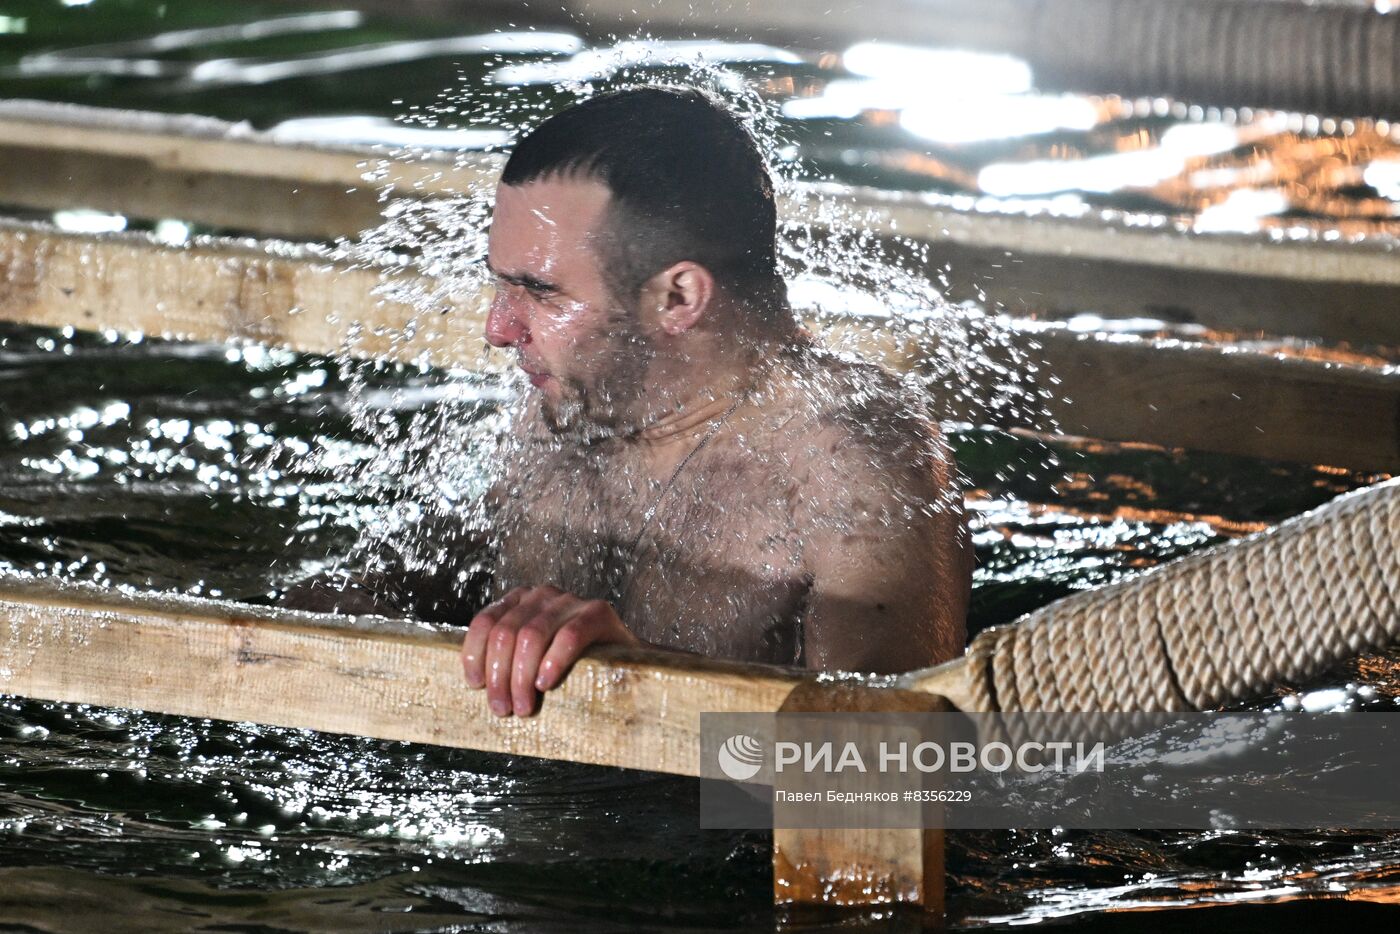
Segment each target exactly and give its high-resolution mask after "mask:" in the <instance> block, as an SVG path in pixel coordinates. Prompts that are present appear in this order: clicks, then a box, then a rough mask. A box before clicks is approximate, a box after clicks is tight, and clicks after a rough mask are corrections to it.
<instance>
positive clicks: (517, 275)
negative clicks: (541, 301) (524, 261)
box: [486, 259, 559, 292]
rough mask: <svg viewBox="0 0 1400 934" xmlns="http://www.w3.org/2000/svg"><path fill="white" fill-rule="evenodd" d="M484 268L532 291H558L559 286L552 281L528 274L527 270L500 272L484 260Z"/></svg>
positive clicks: (512, 283) (498, 277) (499, 277)
mask: <svg viewBox="0 0 1400 934" xmlns="http://www.w3.org/2000/svg"><path fill="white" fill-rule="evenodd" d="M486 268H487V269H489V270H491V274H492V275H493V276H495V277H496V278H497V279H501V280H504V281H505V282H509V283H510V284H511V285H518V286H520V287H521V288H526V289H529V290H530V291H532V292H558V291H559V286H557V285H555V284H554V283H553V282H546V281H545V280H543V279H540V278H537V277H535V276H532V275H530V274H529V273H528V272H502V271H501V270H499V269H497V268H496V267H495V266H492V265H491V261H490V260H489V259H488V260H487V261H486Z"/></svg>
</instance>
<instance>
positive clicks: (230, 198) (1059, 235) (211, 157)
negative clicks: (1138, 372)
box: [0, 101, 1400, 344]
mask: <svg viewBox="0 0 1400 934" xmlns="http://www.w3.org/2000/svg"><path fill="white" fill-rule="evenodd" d="M0 140H3V141H4V142H3V143H0V167H3V168H4V170H5V171H3V172H0V204H9V205H11V206H15V207H22V208H26V209H30V210H43V211H55V210H63V209H70V208H90V209H96V210H104V211H112V212H116V213H122V214H126V215H129V216H133V217H138V218H144V219H148V220H154V219H159V218H166V217H170V218H178V219H182V220H186V221H190V222H195V223H198V224H202V225H206V226H212V227H216V228H230V229H237V230H242V231H248V232H252V233H258V234H264V235H275V236H283V237H293V238H301V239H305V238H314V239H318V240H330V239H334V238H336V237H341V236H351V237H353V236H355V235H357V234H358V233H360V232H361V231H363V230H365V229H368V228H370V227H372V226H374V225H375V224H377V223H378V221H379V219H380V213H379V212H380V205H379V202H378V195H377V189H378V186H379V185H381V184H384V185H388V186H389V187H390V189H391V190H392V191H393V193H394V195H395V196H396V197H422V198H437V197H450V196H453V195H456V194H460V193H462V192H464V191H467V190H469V189H471V188H472V187H473V186H479V185H483V184H490V183H492V181H493V179H494V177H495V173H496V171H497V169H498V166H499V162H498V161H497V160H495V159H494V158H492V157H489V156H485V155H482V154H479V153H469V152H468V153H454V152H447V151H436V152H431V151H430V152H420V153H414V154H413V155H412V157H411V158H405V157H404V154H403V153H401V152H400V153H396V152H395V150H393V149H392V148H391V147H371V146H359V147H355V146H334V145H315V146H312V145H306V144H288V143H285V142H279V141H277V139H276V138H275V137H274V136H271V135H269V134H266V133H257V132H254V131H252V130H249V129H247V128H246V127H242V126H239V125H234V124H228V123H224V122H221V121H217V120H209V119H203V118H189V117H172V116H166V115H159V114H142V113H131V112H123V111H110V110H103V109H100V108H90V107H78V106H73V105H54V104H43V103H38V102H28V101H3V102H0ZM371 169H375V170H378V171H382V172H383V173H384V174H385V178H384V180H383V181H375V182H373V183H369V182H366V180H365V175H366V172H367V171H369V170H371ZM818 195H825V196H827V197H828V198H835V199H836V200H838V201H839V202H840V203H841V204H842V205H843V207H844V208H846V209H849V210H850V211H851V212H852V216H854V217H857V218H859V223H860V224H862V225H863V226H866V227H868V228H869V229H871V230H873V231H875V232H877V233H878V234H880V235H882V236H885V237H891V236H894V235H896V234H897V235H901V236H904V237H909V238H911V239H913V240H915V241H919V242H923V243H926V244H928V245H929V247H930V255H929V262H930V265H931V266H932V267H936V268H941V267H943V266H948V267H950V269H951V273H950V277H949V283H950V290H951V297H952V298H954V299H955V300H961V299H964V298H976V297H981V296H986V298H987V299H989V300H991V301H994V302H999V303H1001V304H1003V305H1004V306H1005V307H1006V308H1007V309H1008V310H1009V311H1011V312H1012V313H1013V314H1025V313H1030V314H1047V313H1048V314H1061V315H1063V314H1070V313H1074V312H1078V311H1082V310H1086V309H1087V310H1092V311H1095V312H1100V313H1107V314H1117V315H1148V316H1152V317H1161V318H1164V319H1166V320H1169V321H1186V322H1194V323H1201V324H1206V325H1209V326H1212V327H1222V328H1230V329H1240V330H1247V331H1256V330H1258V331H1267V332H1271V333H1275V334H1296V335H1305V336H1316V337H1323V338H1329V339H1338V340H1354V341H1361V342H1369V343H1381V344H1400V315H1397V314H1395V312H1394V309H1395V308H1396V307H1400V262H1396V243H1395V242H1394V241H1392V240H1387V239H1372V240H1366V241H1360V242H1355V243H1338V242H1329V241H1325V240H1323V239H1322V238H1321V231H1317V232H1315V234H1314V236H1312V237H1310V238H1302V239H1297V240H1286V241H1281V242H1279V241H1276V240H1274V239H1272V238H1271V237H1269V236H1266V235H1263V234H1260V235H1244V234H1209V235H1193V234H1190V233H1189V232H1184V231H1181V230H1177V229H1175V228H1174V227H1171V226H1169V225H1168V226H1160V227H1154V226H1144V225H1130V224H1127V223H1125V222H1124V221H1123V220H1122V219H1120V218H1116V217H1114V216H1101V215H1099V214H1094V215H1091V216H1088V217H1081V218H1073V217H1054V216H1048V215H1027V214H1023V213H1017V212H1014V211H1008V212H1002V213H997V212H989V211H985V210H979V209H977V208H976V207H975V206H974V205H973V204H972V202H971V200H970V199H967V198H962V199H959V198H950V197H946V196H937V195H921V194H916V193H908V192H905V193H900V192H885V191H878V190H875V189H869V188H845V187H834V186H821V185H803V186H799V187H798V190H797V191H796V193H795V195H794V197H792V198H789V199H787V200H786V201H785V202H784V204H783V211H784V213H785V216H788V217H791V218H795V219H800V220H803V221H806V222H809V223H811V224H812V225H813V227H814V230H815V231H816V232H817V233H818V234H819V235H820V234H822V233H823V232H824V231H825V230H826V227H825V222H824V220H823V219H822V218H821V217H820V216H819V215H817V214H816V213H815V212H814V211H813V210H812V209H811V208H810V207H809V205H811V204H812V199H813V198H814V197H815V196H818Z"/></svg>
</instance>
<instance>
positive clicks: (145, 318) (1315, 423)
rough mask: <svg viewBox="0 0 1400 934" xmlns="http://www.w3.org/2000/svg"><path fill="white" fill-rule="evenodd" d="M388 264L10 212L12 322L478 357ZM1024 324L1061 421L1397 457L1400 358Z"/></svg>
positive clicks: (1347, 461) (4, 251) (873, 342)
mask: <svg viewBox="0 0 1400 934" xmlns="http://www.w3.org/2000/svg"><path fill="white" fill-rule="evenodd" d="M380 274H381V273H380V271H378V270H373V269H365V268H349V267H345V266H343V265H341V264H338V263H337V262H335V261H334V260H332V259H331V258H329V257H328V256H327V254H325V253H324V252H317V251H313V250H308V249H305V248H294V247H290V246H287V245H285V244H256V243H252V242H243V241H227V240H215V239H207V240H203V241H201V242H199V243H197V244H194V245H192V246H188V247H182V248H173V247H168V246H164V245H162V244H159V243H157V242H155V241H154V240H152V239H151V238H149V237H145V236H141V235H105V236H79V235H71V234H61V233H58V232H56V231H53V230H52V229H49V228H43V227H39V226H35V225H20V224H14V223H0V320H9V321H16V322H24V323H30V324H40V325H47V326H51V327H62V326H65V325H72V326H74V327H81V328H85V329H89V330H102V329H106V328H113V329H117V330H122V331H132V330H134V331H142V332H145V333H149V334H153V335H165V336H171V337H180V338H189V339H194V340H210V341H219V340H228V339H247V340H255V341H263V342H267V343H273V344H279V345H282V346H286V347H291V348H293V349H297V350H304V351H310V352H316V353H333V352H336V351H339V350H342V349H344V348H346V347H347V346H349V347H351V349H352V350H353V351H354V352H355V353H357V354H360V355H364V356H383V357H390V358H395V359H406V360H423V361H426V362H430V363H435V364H438V365H466V366H478V367H479V366H482V365H483V356H482V354H481V350H480V348H481V346H482V344H481V341H482V336H481V335H482V327H483V324H484V308H483V307H482V296H461V297H459V298H458V299H457V300H455V301H454V302H453V303H452V305H451V307H449V308H445V309H444V313H443V314H441V315H437V316H428V317H429V319H430V320H427V321H419V320H415V315H414V313H413V309H412V308H410V307H409V306H406V305H401V304H395V303H392V302H387V301H384V300H382V299H378V298H376V297H375V296H374V295H373V294H372V293H373V291H374V289H375V287H376V286H377V285H378V284H379V281H380ZM394 275H396V276H402V277H405V279H408V278H409V277H411V276H412V275H413V274H412V273H411V272H396V273H394ZM422 285H423V287H425V288H426V287H428V286H429V283H427V282H426V280H424V281H423V283H422ZM847 327H849V328H850V331H851V333H853V334H855V335H857V337H858V339H859V340H860V341H862V342H865V343H866V344H867V346H870V347H873V348H874V349H876V350H878V352H879V355H880V357H881V358H882V359H883V360H884V361H885V362H886V363H887V364H889V365H890V366H893V367H896V368H905V369H909V368H916V367H919V366H922V365H923V362H922V361H924V360H926V359H927V353H926V352H925V349H924V347H923V346H922V344H921V343H920V341H919V340H917V339H915V338H912V337H901V336H900V335H899V334H897V333H892V332H889V331H884V330H882V329H880V328H878V327H874V328H872V326H871V324H870V322H869V321H865V322H853V323H851V324H850V325H848V326H847ZM1017 327H1019V328H1020V333H1019V334H1018V335H1017V337H1016V338H1015V342H1016V343H1018V344H1019V350H1020V352H1021V353H1022V354H1023V355H1025V356H1029V357H1030V359H1033V360H1040V361H1042V362H1043V363H1044V367H1043V370H1042V374H1041V377H1040V378H1042V379H1045V380H1048V382H1047V383H1044V384H1042V385H1043V386H1044V388H1045V390H1046V391H1047V394H1048V396H1049V398H1050V400H1051V414H1052V415H1053V416H1054V417H1055V418H1056V419H1057V421H1058V428H1059V429H1060V430H1061V431H1063V432H1066V433H1069V434H1073V435H1082V436H1087V437H1096V438H1105V439H1109V440H1119V441H1146V442H1151V443H1156V444H1164V445H1169V446H1174V447H1186V448H1197V449H1200V450H1207V451H1221V452H1224V453H1230V454H1242V455H1246V456H1250V457H1264V458H1272V459H1279V460H1297V461H1303V462H1306V463H1323V464H1330V465H1334V466H1342V467H1352V468H1356V469H1367V470H1383V471H1396V470H1400V371H1397V370H1396V369H1395V368H1389V369H1384V370H1382V369H1378V368H1368V367H1360V366H1343V365H1337V364H1330V363H1324V362H1320V361H1314V360H1306V359H1284V358H1279V357H1275V356H1273V355H1270V354H1265V353H1255V352H1240V351H1236V350H1234V349H1230V348H1217V347H1210V346H1206V345H1196V344H1185V343H1181V342H1173V341H1148V340H1138V339H1124V338H1113V337H1105V336H1101V335H1081V334H1076V333H1073V332H1071V331H1069V330H1068V329H1066V328H1063V327H1057V326H1042V325H1036V324H1034V323H1022V324H1020V325H1018V326H1017ZM843 346H851V344H850V342H849V341H843ZM984 388H985V389H987V391H993V389H994V387H984ZM951 414H953V415H959V416H962V417H966V418H970V419H973V420H975V421H978V422H981V421H984V420H991V421H993V422H994V423H996V424H1000V425H1002V426H1003V427H1013V426H1017V425H1024V426H1025V427H1029V428H1033V429H1039V430H1043V429H1045V428H1046V426H1045V425H1044V424H1040V423H1038V419H1036V418H1035V417H1034V416H1035V415H1036V413H1026V412H994V413H992V414H991V415H990V416H989V415H988V414H987V412H986V411H983V410H980V409H979V408H978V403H977V402H976V400H973V401H972V403H971V404H970V406H969V407H968V408H967V409H966V410H957V411H954V412H953V413H951Z"/></svg>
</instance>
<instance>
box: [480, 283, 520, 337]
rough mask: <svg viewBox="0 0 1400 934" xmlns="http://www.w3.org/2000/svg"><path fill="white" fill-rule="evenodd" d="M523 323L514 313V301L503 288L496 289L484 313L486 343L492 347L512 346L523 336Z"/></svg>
mask: <svg viewBox="0 0 1400 934" xmlns="http://www.w3.org/2000/svg"><path fill="white" fill-rule="evenodd" d="M525 333H526V332H525V325H524V323H523V322H522V321H521V320H520V315H519V314H517V313H516V309H515V303H514V302H512V301H511V300H510V298H509V297H508V296H507V295H506V290H505V289H497V290H496V296H495V298H493V299H492V300H491V310H490V311H488V312H487V313H486V343H488V344H490V345H491V346H492V347H513V346H515V345H516V344H518V343H520V342H521V340H522V339H523V338H524V337H525Z"/></svg>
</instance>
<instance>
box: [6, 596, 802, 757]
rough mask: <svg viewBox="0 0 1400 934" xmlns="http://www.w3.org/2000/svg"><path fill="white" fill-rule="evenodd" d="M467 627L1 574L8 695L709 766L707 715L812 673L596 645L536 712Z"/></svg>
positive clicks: (781, 691) (744, 706)
mask: <svg viewBox="0 0 1400 934" xmlns="http://www.w3.org/2000/svg"><path fill="white" fill-rule="evenodd" d="M460 644H461V630H451V629H449V628H446V627H431V626H427V625H423V624H417V623H411V622H404V621H399V622H395V621H389V620H379V619H373V618H347V617H339V616H327V615H318V614H311V613H301V612H295V611H287V610H271V609H261V608H257V607H250V606H245V605H241V604H236V603H231V602H223V601H213V600H203V599H195V598H172V597H161V596H152V595H127V594H120V593H114V592H112V591H104V590H101V589H98V588H96V587H91V586H82V585H66V586H58V585H55V584H53V583H50V582H46V581H35V580H23V579H17V578H13V577H0V647H4V648H3V651H0V693H6V694H19V695H23V696H26V697H34V698H40V699H46V700H54V701H68V702H77V703H89V704H102V705H108V706H115V707H133V708H137V709H141V710H150V711H157V712H162V713H171V714H179V715H182V716H189V717H212V718H217V719H221V720H235V721H251V722H257V723H269V724H274V725H277V726H285V727H295V728H305V729H314V730H322V731H326V732H331V733H346V734H354V735H359V736H372V737H377V738H380V739H389V740H403V741H408V742H421V743H434V744H437V745H441V746H455V747H460V748H466V749H479V750H483V751H488V752H503V753H510V754H515V755H526V756H540V757H545V758H551V759H566V760H569V761H573V762H585V763H593V764H596V765H609V766H619V767H622V768H634V769H647V770H650V771H656V772H670V773H674V774H678V775H698V774H699V765H700V762H699V757H698V753H697V750H698V749H699V748H700V742H699V730H700V714H701V713H702V712H704V713H726V712H732V713H738V712H750V711H753V712H769V713H771V712H774V711H777V710H778V709H779V708H780V707H781V706H782V703H783V701H784V700H785V698H786V697H787V695H788V693H789V691H791V689H792V688H793V687H794V685H797V684H800V683H803V682H804V681H805V680H806V678H807V676H806V675H804V674H802V673H800V672H796V671H793V670H785V669H780V668H775V667H770V666H765V665H743V664H736V663H730V662H718V661H711V660H707V659H702V658H698V657H694V656H688V655H679V654H675V653H668V652H654V651H640V650H631V649H629V650H623V649H618V648H604V649H599V650H595V651H593V652H590V653H589V654H588V656H587V657H586V658H584V659H582V660H580V662H579V663H578V664H577V665H576V666H575V668H574V670H573V672H572V673H571V674H570V675H569V677H568V678H567V679H566V680H565V682H564V683H563V685H562V686H561V687H559V688H558V689H557V690H554V691H551V692H550V693H549V695H548V696H547V697H546V699H545V701H544V703H543V705H542V707H541V710H540V712H539V714H538V715H537V716H535V717H530V718H516V717H507V718H498V717H495V716H494V715H492V714H491V713H490V712H489V710H488V709H487V706H486V702H485V698H484V696H483V694H482V693H481V692H473V691H471V690H470V689H469V688H468V687H467V686H466V682H465V680H464V679H463V677H462V666H461V662H460V659H459V648H460Z"/></svg>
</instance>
